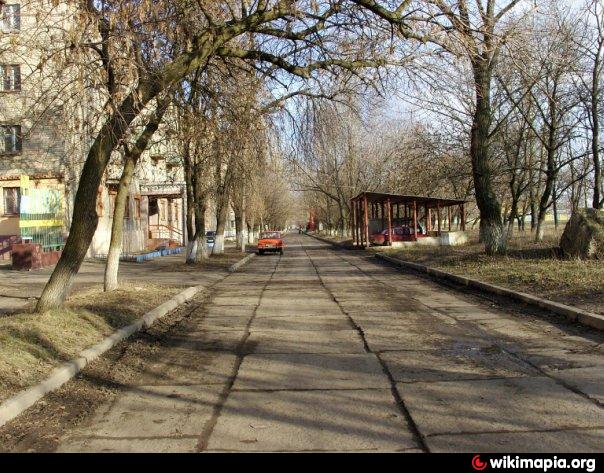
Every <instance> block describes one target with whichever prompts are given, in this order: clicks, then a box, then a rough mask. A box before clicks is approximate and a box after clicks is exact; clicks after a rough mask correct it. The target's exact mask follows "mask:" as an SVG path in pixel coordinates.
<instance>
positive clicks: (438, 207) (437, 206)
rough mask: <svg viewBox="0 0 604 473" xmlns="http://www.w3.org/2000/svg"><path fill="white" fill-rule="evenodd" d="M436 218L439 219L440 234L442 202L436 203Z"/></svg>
mask: <svg viewBox="0 0 604 473" xmlns="http://www.w3.org/2000/svg"><path fill="white" fill-rule="evenodd" d="M436 219H437V220H438V234H439V235H440V204H436Z"/></svg>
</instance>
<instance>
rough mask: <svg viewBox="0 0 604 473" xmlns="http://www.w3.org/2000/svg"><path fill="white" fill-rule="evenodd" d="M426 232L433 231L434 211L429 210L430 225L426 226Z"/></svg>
mask: <svg viewBox="0 0 604 473" xmlns="http://www.w3.org/2000/svg"><path fill="white" fill-rule="evenodd" d="M426 231H428V232H431V231H432V209H428V224H427V226H426Z"/></svg>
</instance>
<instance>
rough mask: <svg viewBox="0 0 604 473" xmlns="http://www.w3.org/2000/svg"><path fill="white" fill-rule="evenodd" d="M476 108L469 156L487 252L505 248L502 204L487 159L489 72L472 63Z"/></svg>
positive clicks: (481, 231)
mask: <svg viewBox="0 0 604 473" xmlns="http://www.w3.org/2000/svg"><path fill="white" fill-rule="evenodd" d="M474 76H475V87H476V110H475V112H474V117H473V121H472V133H471V138H470V156H471V159H472V175H473V178H474V189H475V194H476V203H477V205H478V209H479V210H480V241H481V242H483V243H484V245H485V251H486V252H487V254H489V255H493V254H497V253H502V252H504V251H505V248H506V239H505V231H504V229H503V222H502V219H501V204H500V203H499V200H498V199H497V195H496V194H495V191H494V189H493V173H492V171H491V167H490V163H489V130H490V127H491V101H490V85H491V84H490V82H491V80H490V73H489V72H488V66H486V65H482V64H479V65H475V66H474Z"/></svg>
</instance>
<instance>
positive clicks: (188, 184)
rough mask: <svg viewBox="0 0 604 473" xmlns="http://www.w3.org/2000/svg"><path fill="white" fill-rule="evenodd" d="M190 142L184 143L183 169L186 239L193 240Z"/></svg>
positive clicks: (193, 210)
mask: <svg viewBox="0 0 604 473" xmlns="http://www.w3.org/2000/svg"><path fill="white" fill-rule="evenodd" d="M189 146H190V144H189V143H188V142H187V143H186V144H185V153H184V154H185V156H184V158H183V163H184V171H185V187H186V193H187V209H186V212H187V240H188V241H189V242H191V241H193V240H195V228H194V227H193V218H194V215H195V193H194V191H193V169H192V166H191V150H190V148H189Z"/></svg>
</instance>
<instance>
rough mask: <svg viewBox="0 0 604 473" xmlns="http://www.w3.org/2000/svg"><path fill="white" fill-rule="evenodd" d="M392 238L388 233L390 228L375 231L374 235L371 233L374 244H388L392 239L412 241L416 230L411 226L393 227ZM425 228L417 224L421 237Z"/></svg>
mask: <svg viewBox="0 0 604 473" xmlns="http://www.w3.org/2000/svg"><path fill="white" fill-rule="evenodd" d="M392 233H393V235H392V240H391V239H390V236H389V235H388V230H383V231H381V232H380V233H374V234H373V235H371V237H370V238H369V239H370V240H371V243H372V244H373V245H387V244H388V242H390V241H393V242H394V241H411V240H413V239H414V237H415V235H414V231H413V228H412V227H410V226H400V227H394V228H393V229H392ZM423 233H424V229H423V228H422V226H421V225H420V224H419V223H418V224H417V236H418V237H421V236H424V235H423Z"/></svg>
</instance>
